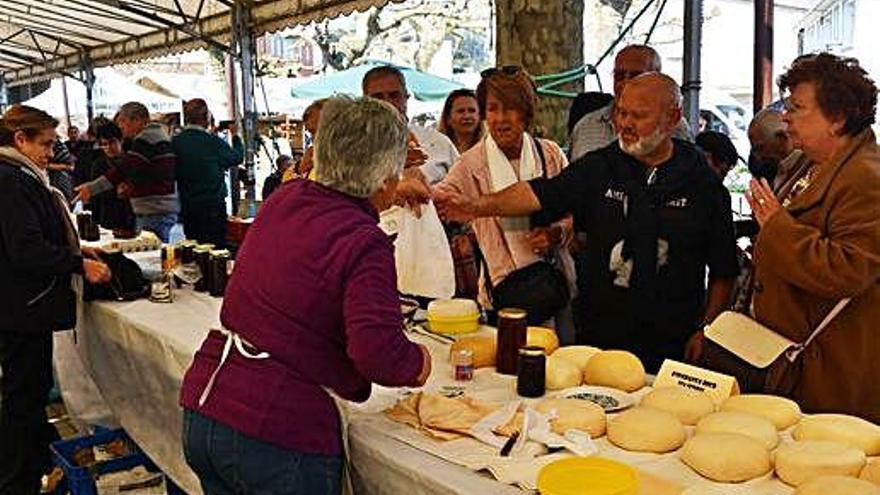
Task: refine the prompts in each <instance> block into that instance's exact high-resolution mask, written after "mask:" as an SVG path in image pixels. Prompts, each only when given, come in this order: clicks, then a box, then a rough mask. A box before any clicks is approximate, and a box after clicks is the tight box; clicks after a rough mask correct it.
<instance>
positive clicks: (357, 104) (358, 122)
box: [315, 96, 409, 198]
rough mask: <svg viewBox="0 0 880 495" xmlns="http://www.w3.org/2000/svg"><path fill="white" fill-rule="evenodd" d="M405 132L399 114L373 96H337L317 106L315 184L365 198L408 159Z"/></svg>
mask: <svg viewBox="0 0 880 495" xmlns="http://www.w3.org/2000/svg"><path fill="white" fill-rule="evenodd" d="M408 138H409V131H408V129H407V127H406V122H404V121H403V118H402V117H401V116H400V113H398V111H397V110H396V109H395V108H394V107H393V106H391V105H390V104H388V103H385V102H382V101H379V100H376V99H373V98H351V97H348V96H337V97H333V98H330V99H328V100H327V102H326V103H325V104H324V107H323V108H322V109H321V120H320V122H319V124H318V137H317V139H316V141H315V169H316V175H317V177H316V180H317V182H318V183H320V184H322V185H324V186H327V187H329V188H331V189H335V190H337V191H340V192H343V193H345V194H348V195H350V196H355V197H358V198H368V197H370V196H372V195H373V194H374V193H376V192H377V191H378V190H379V189H381V188H382V185H383V183H384V182H385V181H386V180H388V179H389V178H392V177H399V176H400V174H401V173H402V172H403V165H404V163H405V161H406V149H407V140H408Z"/></svg>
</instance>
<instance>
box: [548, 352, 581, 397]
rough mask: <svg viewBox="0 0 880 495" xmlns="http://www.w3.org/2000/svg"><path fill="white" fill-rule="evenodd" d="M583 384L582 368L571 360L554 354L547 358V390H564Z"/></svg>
mask: <svg viewBox="0 0 880 495" xmlns="http://www.w3.org/2000/svg"><path fill="white" fill-rule="evenodd" d="M580 384H581V370H580V369H578V367H577V366H575V365H574V364H573V363H572V362H571V361H568V360H565V359H562V358H560V357H556V355H555V354H554V355H552V356H550V357H548V358H547V368H546V370H545V373H544V386H545V387H546V388H547V390H562V389H564V388H570V387H577V386H578V385H580Z"/></svg>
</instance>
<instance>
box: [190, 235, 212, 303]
mask: <svg viewBox="0 0 880 495" xmlns="http://www.w3.org/2000/svg"><path fill="white" fill-rule="evenodd" d="M193 258H194V261H195V264H196V265H197V266H198V267H199V271H200V272H201V276H200V277H199V279H198V280H197V281H196V283H195V284H194V286H193V289H195V290H196V292H208V285H209V280H210V278H211V248H210V247H208V246H198V247H197V248H195V249H193Z"/></svg>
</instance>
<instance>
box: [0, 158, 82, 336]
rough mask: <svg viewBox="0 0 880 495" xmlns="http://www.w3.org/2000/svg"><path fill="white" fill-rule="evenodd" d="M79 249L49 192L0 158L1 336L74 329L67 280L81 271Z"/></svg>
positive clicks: (72, 298) (71, 295)
mask: <svg viewBox="0 0 880 495" xmlns="http://www.w3.org/2000/svg"><path fill="white" fill-rule="evenodd" d="M77 251H78V250H77V249H76V248H75V247H73V246H70V245H69V241H68V240H67V235H66V232H65V225H64V218H63V217H62V216H61V214H60V212H59V211H58V207H57V206H56V204H55V203H54V200H53V198H52V195H51V193H50V192H49V191H48V190H47V189H46V188H45V186H43V184H41V183H40V182H39V181H38V179H36V178H35V177H33V176H31V175H29V174H28V173H27V172H25V171H24V170H23V169H21V168H20V167H18V166H17V165H14V164H11V163H9V162H6V161H3V160H0V332H6V333H9V332H15V333H35V332H49V331H53V330H63V329H68V328H72V327H73V326H74V324H75V323H76V300H75V294H74V292H73V289H72V288H71V285H70V279H71V275H72V274H73V273H82V269H83V268H82V256H81V255H79V254H76V253H77Z"/></svg>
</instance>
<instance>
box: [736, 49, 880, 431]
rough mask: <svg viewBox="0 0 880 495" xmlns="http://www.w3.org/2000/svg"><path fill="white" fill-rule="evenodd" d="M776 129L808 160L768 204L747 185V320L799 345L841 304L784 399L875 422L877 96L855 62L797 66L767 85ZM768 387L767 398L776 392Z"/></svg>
mask: <svg viewBox="0 0 880 495" xmlns="http://www.w3.org/2000/svg"><path fill="white" fill-rule="evenodd" d="M779 85H780V89H781V90H782V91H783V92H784V91H788V92H789V97H788V99H787V109H786V112H785V115H784V120H785V122H786V124H787V125H788V132H789V133H790V135H791V137H792V138H793V140H794V142H795V145H796V147H797V148H800V149H802V150H803V151H804V153H806V155H807V156H808V157H809V158H810V160H811V161H812V162H813V163H814V165H813V166H812V168H811V169H810V170H809V171H808V172H807V173H806V175H805V177H803V178H802V179H801V180H800V181H799V183H798V184H796V185H795V187H794V188H793V190H792V191H791V192H790V193H789V194H788V195H787V196H786V197H783V198H776V197H774V195H773V193H772V192H771V190H770V188H769V187H768V185H767V183H766V182H761V183H758V182H756V181H752V183H751V185H750V189H751V191H750V198H749V202H750V204H751V206H752V209H753V210H754V212H755V216H756V218H757V220H758V223H759V224H760V225H761V232H760V234H759V235H758V238H757V243H756V246H755V263H756V275H755V280H756V282H755V295H754V310H755V317H756V318H757V320H758V321H760V322H761V323H763V324H764V325H766V326H768V327H769V328H772V329H774V330H776V331H777V332H780V333H781V334H783V335H784V336H785V337H787V338H789V339H791V340H793V341H796V342H803V341H805V340H806V339H807V338H808V337H809V335H810V333H812V331H813V330H814V329H815V328H816V327H817V326H818V325H819V324H820V322H821V321H822V320H823V319H825V317H826V316H827V315H828V314H829V312H830V311H831V309H832V308H833V307H834V306H835V305H836V304H837V303H838V302H840V301H841V300H843V299H846V298H851V299H852V300H851V302H850V303H849V304H848V305H847V306H846V307H845V308H844V309H843V311H842V312H840V313H839V314H838V315H837V316H836V317H835V318H834V319H833V320H832V321H831V323H830V325H828V327H827V328H826V329H825V330H824V331H823V332H822V333H821V334H820V335H819V336H818V337H817V338H816V339H815V340H814V341H813V342H812V343H811V344H810V345H809V346H807V348H806V350H805V351H804V353H803V354H802V355H801V359H802V362H800V363H798V364H799V365H798V366H797V367H794V368H793V369H794V370H795V371H794V372H793V376H792V378H793V379H794V386H793V389H791V390H786V392H789V393H790V395H792V396H793V398H794V399H795V400H797V401H798V402H799V403H800V404H801V406H802V407H803V408H804V410H805V411H807V412H840V413H848V414H854V415H858V416H861V417H864V418H866V419H869V420H872V421H874V422H880V393H878V392H877V390H878V389H877V387H878V383H880V366H878V364H877V360H878V357H880V285H878V281H880V150H878V147H877V142H876V138H875V137H874V133H873V132H872V131H871V129H870V125H871V124H872V123H873V122H874V114H875V109H876V104H877V88H876V86H875V85H874V82H873V81H871V79H869V78H868V75H867V73H866V72H865V71H864V70H863V69H862V68H861V67H859V64H858V61H856V60H855V59H848V58H839V57H837V56H834V55H830V54H827V53H822V54H819V55H814V56H811V57H805V58H802V59H798V60H797V61H796V62H795V63H794V64H793V66H792V67H791V68H790V69H789V70H788V72H786V73H785V74H784V75H782V77H780V80H779ZM772 378H773V374H772V373H771V379H770V380H768V388H769V390H768V391H769V392H777V393H781V392H783V390H781V389H777V390H774V388H778V385H776V384H774V383H773V382H774V380H773V379H772Z"/></svg>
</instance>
